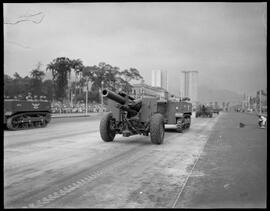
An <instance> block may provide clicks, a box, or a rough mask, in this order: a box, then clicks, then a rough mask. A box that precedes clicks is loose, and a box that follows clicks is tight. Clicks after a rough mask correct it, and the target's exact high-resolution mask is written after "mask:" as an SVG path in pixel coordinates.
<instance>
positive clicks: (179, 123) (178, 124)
mask: <svg viewBox="0 0 270 211" xmlns="http://www.w3.org/2000/svg"><path fill="white" fill-rule="evenodd" d="M183 129H184V123H183V119H181V118H179V119H177V120H176V131H177V132H178V133H182V132H183Z"/></svg>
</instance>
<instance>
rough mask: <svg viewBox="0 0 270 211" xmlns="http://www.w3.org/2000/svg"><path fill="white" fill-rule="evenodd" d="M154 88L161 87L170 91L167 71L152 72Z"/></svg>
mask: <svg viewBox="0 0 270 211" xmlns="http://www.w3.org/2000/svg"><path fill="white" fill-rule="evenodd" d="M151 85H152V86H153V87H161V88H163V89H166V90H168V77H167V71H164V70H152V83H151Z"/></svg>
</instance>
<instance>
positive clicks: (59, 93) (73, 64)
mask: <svg viewBox="0 0 270 211" xmlns="http://www.w3.org/2000/svg"><path fill="white" fill-rule="evenodd" d="M82 69H83V64H82V61H81V60H79V59H77V60H70V59H69V58H66V57H58V58H56V59H54V60H53V61H52V62H51V63H49V64H48V65H47V70H50V71H52V76H53V81H54V89H55V95H56V98H57V99H60V100H63V99H64V98H66V97H67V95H68V92H67V91H66V90H68V79H70V73H71V70H74V71H75V72H80V71H81V70H82Z"/></svg>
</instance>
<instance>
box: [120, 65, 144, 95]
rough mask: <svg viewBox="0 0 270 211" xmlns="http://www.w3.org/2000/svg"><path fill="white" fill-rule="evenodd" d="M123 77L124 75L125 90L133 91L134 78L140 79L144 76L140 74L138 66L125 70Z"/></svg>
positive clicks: (122, 73)
mask: <svg viewBox="0 0 270 211" xmlns="http://www.w3.org/2000/svg"><path fill="white" fill-rule="evenodd" d="M121 77H123V79H124V81H122V82H124V84H123V85H124V86H123V89H124V91H125V92H127V93H129V92H130V91H131V88H132V86H131V84H130V82H131V81H132V80H139V79H143V77H142V76H141V75H140V73H139V71H138V70H137V69H136V68H129V70H124V71H122V72H121Z"/></svg>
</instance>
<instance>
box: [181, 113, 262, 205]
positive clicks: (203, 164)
mask: <svg viewBox="0 0 270 211" xmlns="http://www.w3.org/2000/svg"><path fill="white" fill-rule="evenodd" d="M240 122H241V123H244V124H245V126H244V127H239V123H240ZM266 167H267V130H266V129H260V128H258V126H257V119H256V117H255V116H253V115H246V113H229V112H228V113H224V114H223V115H222V116H221V117H220V118H219V121H218V122H217V124H216V125H215V127H214V128H213V130H212V134H211V136H210V137H209V140H208V142H207V144H206V146H205V148H204V151H203V153H202V155H201V156H200V158H199V160H198V162H197V163H196V166H195V167H194V169H193V171H192V173H191V175H190V177H189V179H188V181H187V184H186V186H185V188H184V190H183V192H182V194H181V197H180V199H179V201H178V202H177V205H176V207H177V208H266V198H267V194H266V193H267V192H266V187H267V168H266ZM197 175H199V176H197Z"/></svg>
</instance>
